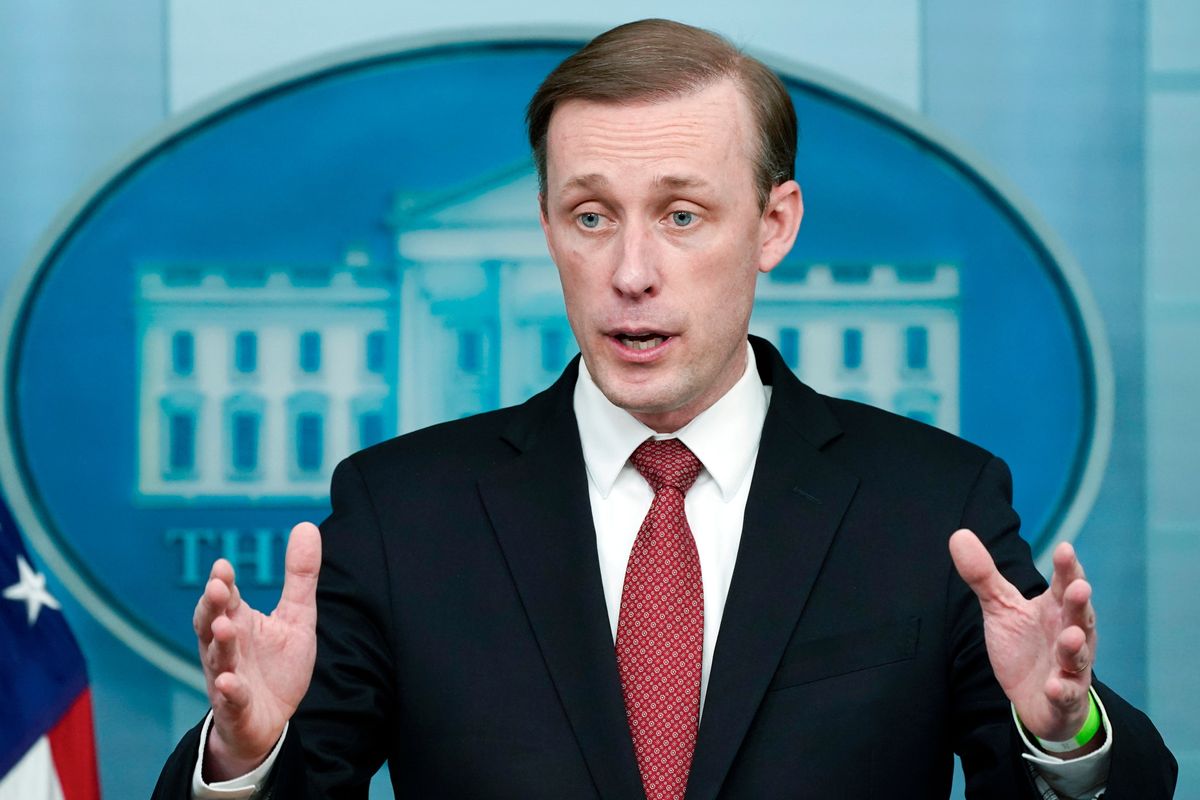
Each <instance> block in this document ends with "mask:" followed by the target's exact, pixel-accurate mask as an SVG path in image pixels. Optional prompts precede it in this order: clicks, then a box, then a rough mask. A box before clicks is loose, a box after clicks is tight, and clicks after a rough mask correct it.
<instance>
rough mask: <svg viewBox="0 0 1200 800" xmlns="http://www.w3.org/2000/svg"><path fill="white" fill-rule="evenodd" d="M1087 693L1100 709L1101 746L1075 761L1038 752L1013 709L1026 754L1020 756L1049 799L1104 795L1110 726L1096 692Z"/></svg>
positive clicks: (1014, 720)
mask: <svg viewBox="0 0 1200 800" xmlns="http://www.w3.org/2000/svg"><path fill="white" fill-rule="evenodd" d="M1088 691H1089V692H1091V695H1092V699H1093V700H1095V701H1096V707H1097V708H1098V709H1100V725H1101V726H1102V727H1103V729H1104V732H1105V737H1104V744H1102V745H1100V748H1099V749H1098V750H1096V751H1094V752H1091V753H1088V754H1087V755H1085V756H1079V757H1078V758H1072V759H1062V758H1058V757H1057V756H1053V755H1051V754H1049V753H1047V752H1045V751H1043V750H1040V749H1038V747H1037V745H1035V744H1034V743H1033V742H1032V741H1031V740H1030V738H1029V734H1027V733H1026V732H1025V726H1023V725H1022V724H1021V722H1020V720H1018V719H1017V710H1016V708H1013V712H1012V714H1013V722H1014V723H1015V724H1016V726H1017V732H1018V733H1019V734H1020V735H1021V741H1022V742H1024V743H1025V749H1026V750H1027V751H1028V752H1026V753H1022V757H1023V758H1024V759H1025V760H1026V761H1028V762H1029V764H1030V765H1031V766H1032V767H1033V772H1034V780H1035V782H1036V783H1037V784H1038V789H1039V790H1041V791H1042V792H1043V796H1046V795H1045V794H1044V793H1045V792H1046V791H1047V790H1051V791H1052V794H1051V795H1048V796H1049V797H1071V798H1095V797H1097V796H1099V795H1101V794H1103V793H1104V788H1105V783H1106V782H1107V780H1108V764H1109V760H1110V756H1109V753H1110V752H1111V751H1112V742H1113V734H1112V724H1111V723H1110V722H1109V721H1108V712H1107V711H1106V710H1105V709H1104V704H1103V703H1101V702H1100V698H1099V696H1097V695H1096V692H1095V690H1093V689H1089V690H1088ZM1038 778H1040V779H1041V780H1038ZM1043 784H1045V785H1043Z"/></svg>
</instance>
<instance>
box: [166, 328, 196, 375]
mask: <svg viewBox="0 0 1200 800" xmlns="http://www.w3.org/2000/svg"><path fill="white" fill-rule="evenodd" d="M195 368H196V340H195V338H194V337H193V336H192V334H191V333H189V332H188V331H176V332H175V334H174V335H173V336H172V337H171V371H172V372H174V373H175V374H176V375H191V374H192V370H194V369H195Z"/></svg>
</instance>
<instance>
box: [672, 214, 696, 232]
mask: <svg viewBox="0 0 1200 800" xmlns="http://www.w3.org/2000/svg"><path fill="white" fill-rule="evenodd" d="M671 221H672V222H674V223H675V224H676V225H678V226H679V227H680V228H686V227H687V226H688V225H691V224H692V223H693V222H695V221H696V215H695V214H693V213H692V212H690V211H672V212H671Z"/></svg>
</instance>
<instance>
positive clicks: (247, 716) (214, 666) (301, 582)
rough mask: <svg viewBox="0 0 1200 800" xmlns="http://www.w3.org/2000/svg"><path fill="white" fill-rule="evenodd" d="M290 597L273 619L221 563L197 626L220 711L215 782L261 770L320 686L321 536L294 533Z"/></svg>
mask: <svg viewBox="0 0 1200 800" xmlns="http://www.w3.org/2000/svg"><path fill="white" fill-rule="evenodd" d="M284 562H285V566H284V579H283V592H282V594H281V596H280V598H279V604H278V605H277V606H275V610H274V611H273V612H271V615H270V616H267V615H265V614H262V613H261V612H259V611H255V610H254V609H253V608H251V607H250V605H249V604H248V603H246V602H245V601H243V600H242V597H241V594H240V593H239V592H238V588H237V584H236V583H235V582H234V574H233V566H232V565H231V564H230V563H229V562H228V561H226V560H225V559H223V558H222V559H218V560H217V561H216V562H215V563H214V564H213V567H212V572H211V574H210V576H209V580H208V584H207V585H206V586H205V587H204V594H203V595H201V597H200V601H199V602H198V603H197V604H196V612H195V614H194V616H193V618H192V625H193V627H194V628H195V630H196V638H197V641H198V643H199V648H200V662H201V663H202V664H203V665H204V680H205V683H206V685H207V689H208V699H209V702H210V703H212V708H213V726H212V730H211V731H210V732H209V736H208V746H207V750H206V752H205V756H204V777H205V779H206V780H208V781H215V780H224V779H228V778H233V777H237V776H239V775H244V774H246V773H247V772H249V771H250V770H252V769H254V768H255V767H256V766H258V765H259V764H261V763H262V762H263V760H264V759H265V758H266V757H267V755H268V754H269V753H270V752H271V749H272V748H273V747H274V746H275V742H276V741H278V739H279V736H280V735H281V734H282V733H283V728H284V725H285V724H286V723H287V721H288V719H290V718H291V716H292V714H293V713H294V712H295V710H296V706H297V705H299V703H300V699H301V698H302V697H304V693H305V692H306V691H307V690H308V684H309V681H310V680H312V671H313V662H314V660H315V658H316V653H317V638H316V627H317V597H316V595H317V575H318V573H319V572H320V569H321V534H320V532H319V531H318V530H317V527H316V526H315V525H313V524H312V523H309V522H302V523H300V524H299V525H297V526H296V527H294V528H292V533H291V536H290V537H289V539H288V544H287V555H286V557H285V559H284Z"/></svg>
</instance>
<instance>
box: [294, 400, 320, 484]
mask: <svg viewBox="0 0 1200 800" xmlns="http://www.w3.org/2000/svg"><path fill="white" fill-rule="evenodd" d="M324 450H325V420H324V417H322V415H321V414H319V413H316V412H314V411H305V412H302V413H300V414H297V415H296V466H297V467H298V468H299V469H300V471H301V472H318V471H320V469H321V462H322V460H323V459H324Z"/></svg>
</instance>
